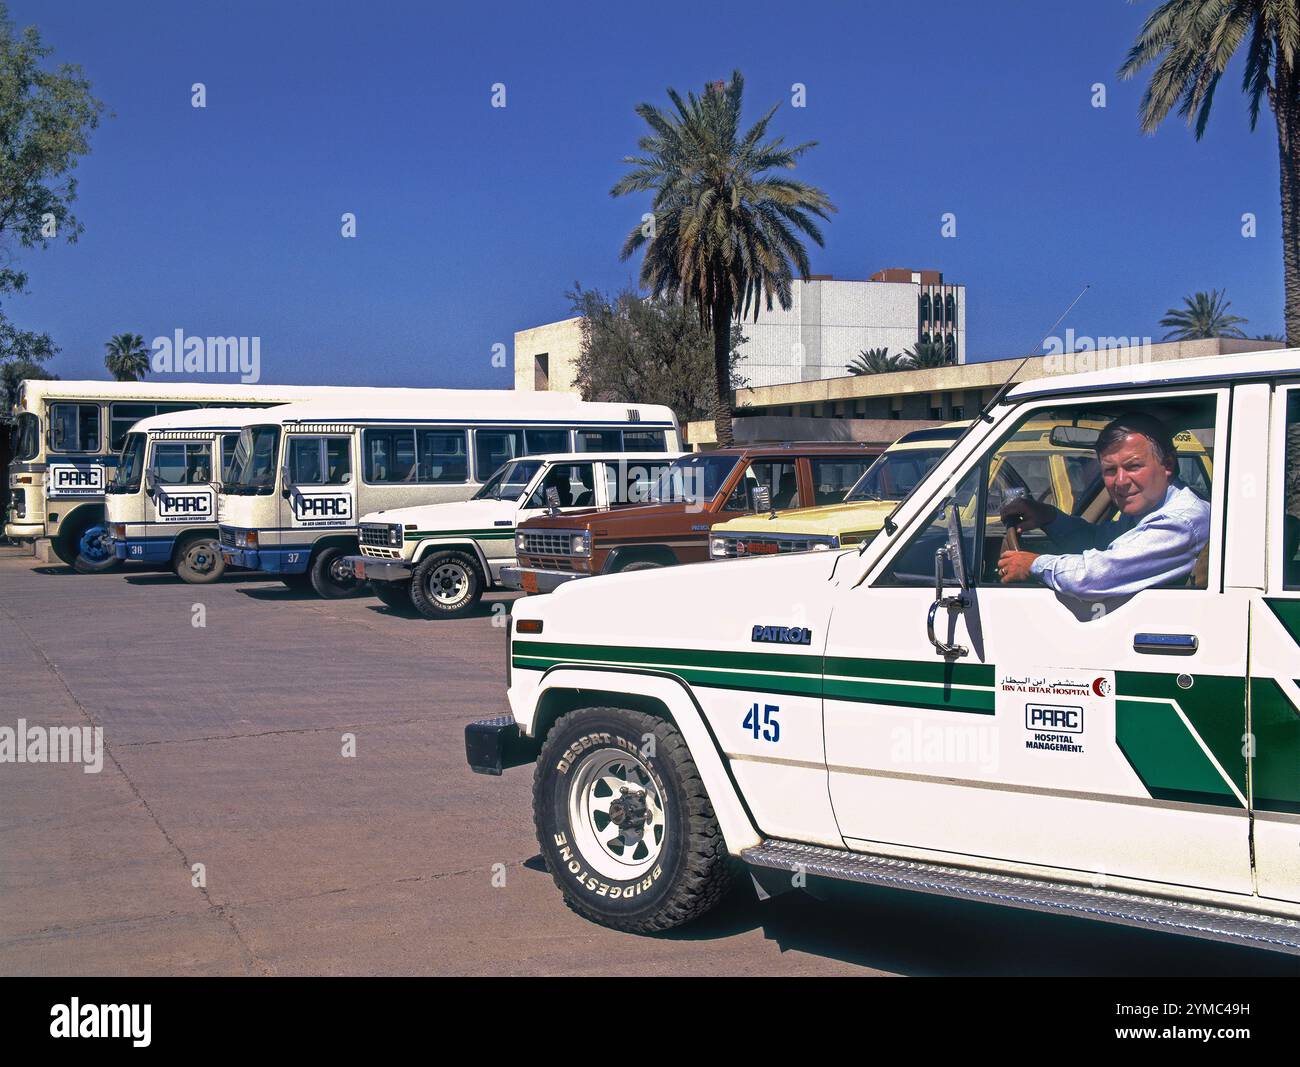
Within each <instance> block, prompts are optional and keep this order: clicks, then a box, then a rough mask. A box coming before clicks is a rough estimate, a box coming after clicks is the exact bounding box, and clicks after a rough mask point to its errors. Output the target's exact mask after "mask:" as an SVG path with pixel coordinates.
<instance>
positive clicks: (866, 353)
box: [844, 348, 907, 374]
mask: <svg viewBox="0 0 1300 1067" xmlns="http://www.w3.org/2000/svg"><path fill="white" fill-rule="evenodd" d="M844 369H845V370H846V371H848V372H849V373H850V374H889V373H890V372H891V371H896V370H907V362H906V360H905V359H904V358H903V356H902V355H901V354H899V353H894V354H893V355H890V352H889V349H887V348H864V349H863V350H862V351H861V352H859V353H858V354H857V355H856V356H854V357H853V360H852V362H850V363H846V364H844Z"/></svg>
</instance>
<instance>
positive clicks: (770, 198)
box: [610, 71, 835, 445]
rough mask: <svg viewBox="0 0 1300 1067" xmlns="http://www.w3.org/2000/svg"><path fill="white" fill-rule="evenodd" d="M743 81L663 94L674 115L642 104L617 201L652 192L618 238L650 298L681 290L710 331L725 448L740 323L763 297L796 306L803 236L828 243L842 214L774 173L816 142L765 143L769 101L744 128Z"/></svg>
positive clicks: (803, 270)
mask: <svg viewBox="0 0 1300 1067" xmlns="http://www.w3.org/2000/svg"><path fill="white" fill-rule="evenodd" d="M744 86H745V82H744V78H742V77H741V74H740V72H739V71H735V72H734V73H733V74H732V75H731V81H730V82H726V83H723V82H714V83H713V84H711V85H709V86H707V87H706V89H705V90H704V93H703V95H701V96H698V97H697V96H696V95H695V94H694V93H689V94H688V95H687V97H686V99H685V100H683V99H682V97H681V95H680V94H679V93H677V91H676V90H674V89H669V90H668V98H669V100H671V101H672V108H671V109H663V108H659V107H656V106H655V105H653V104H648V103H646V104H640V105H639V106H638V107H637V109H636V113H637V114H638V115H639V116H640V117H641V118H642V119H644V120H645V122H646V124H647V125H648V126H649V127H650V132H649V133H648V134H646V135H645V136H643V137H642V138H641V139H640V141H639V142H638V148H639V150H640V154H639V155H634V156H626V157H625V158H624V160H623V162H624V163H625V164H627V165H628V166H630V167H631V168H632V169H631V170H630V171H629V172H628V173H627V174H626V175H624V177H623V178H621V179H620V180H619V181H618V183H617V184H616V185H615V186H614V188H613V189H611V190H610V195H612V196H626V195H628V194H631V193H640V192H653V193H654V199H653V215H652V217H651V218H650V219H649V220H647V221H645V222H643V223H639V224H638V225H637V226H636V228H634V229H633V230H632V232H631V233H630V234H629V235H628V237H627V240H625V241H624V242H623V248H622V251H621V255H622V258H623V259H627V258H629V257H630V256H631V255H632V254H633V253H635V252H636V251H637V250H638V249H644V251H645V256H644V259H643V260H642V263H641V274H640V278H641V285H642V286H643V287H644V288H645V289H646V290H648V291H649V293H650V295H651V296H652V297H656V298H657V297H662V296H665V295H667V294H670V293H675V294H678V295H680V296H681V297H682V299H683V300H684V301H685V302H686V303H687V304H690V305H691V306H692V307H693V308H694V309H695V311H696V314H697V316H698V317H699V320H700V323H701V325H703V326H704V327H705V328H706V329H709V330H710V331H711V332H712V336H713V378H714V383H715V393H716V396H715V399H714V411H713V418H714V424H715V426H716V428H717V436H718V443H719V444H722V445H728V444H731V443H732V433H731V394H730V392H729V389H728V387H729V384H730V375H731V350H732V329H731V324H732V320H733V319H741V318H743V317H744V316H745V315H746V314H749V313H751V312H752V314H753V315H754V318H755V319H757V317H758V313H759V310H760V306H761V305H760V301H766V306H767V307H769V308H770V307H771V306H772V300H773V298H775V299H776V300H777V301H778V302H779V303H780V305H781V307H783V308H789V307H790V306H791V302H792V296H791V294H792V288H793V284H792V283H793V277H794V274H795V272H796V271H797V272H798V274H799V276H800V277H801V278H805V279H806V278H807V277H808V273H809V264H808V255H807V252H806V251H805V250H804V246H803V244H802V242H801V240H800V237H799V235H800V234H805V235H807V236H808V237H810V238H811V239H812V240H814V241H816V242H817V244H819V245H820V244H822V233H821V230H820V229H819V228H818V225H817V223H816V221H815V218H814V217H816V218H822V219H825V218H827V217H828V212H831V211H834V210H835V207H834V205H833V204H832V203H831V201H830V198H829V197H828V196H827V195H826V194H825V193H824V192H822V191H821V190H820V189H817V188H815V187H814V186H811V185H807V184H805V183H803V182H801V181H797V180H795V179H794V178H791V177H787V176H785V175H782V174H773V173H770V172H772V171H789V170H792V169H794V167H795V164H796V163H797V162H798V160H799V159H800V158H801V157H802V156H803V155H804V153H805V152H807V151H808V150H809V149H810V148H812V147H813V146H814V142H807V143H804V144H799V145H795V146H793V147H787V146H786V144H785V142H784V140H783V139H782V138H781V137H775V136H769V135H768V125H769V124H770V123H771V121H772V116H773V115H774V114H775V113H776V110H777V108H776V107H775V106H774V107H772V109H771V110H769V111H768V112H767V114H765V115H764V116H763V117H762V118H761V119H759V120H758V122H756V123H754V125H753V126H751V127H750V128H749V129H748V130H747V131H745V132H744V133H743V134H742V133H741V132H740V131H741V127H740V112H741V99H742V97H743V95H744Z"/></svg>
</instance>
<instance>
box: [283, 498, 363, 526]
mask: <svg viewBox="0 0 1300 1067" xmlns="http://www.w3.org/2000/svg"><path fill="white" fill-rule="evenodd" d="M290 501H291V503H292V507H293V519H294V522H295V523H297V524H298V525H299V526H347V525H348V524H349V523H351V522H352V494H351V493H340V492H339V491H338V490H337V489H336V490H333V491H329V490H326V491H322V490H312V489H295V490H294V491H293V492H292V493H291V494H290Z"/></svg>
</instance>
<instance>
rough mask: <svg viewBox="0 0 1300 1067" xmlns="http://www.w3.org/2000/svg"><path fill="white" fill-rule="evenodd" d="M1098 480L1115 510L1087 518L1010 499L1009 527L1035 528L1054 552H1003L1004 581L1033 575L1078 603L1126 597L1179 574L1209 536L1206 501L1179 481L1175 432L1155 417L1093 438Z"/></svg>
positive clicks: (1126, 420)
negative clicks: (1104, 518)
mask: <svg viewBox="0 0 1300 1067" xmlns="http://www.w3.org/2000/svg"><path fill="white" fill-rule="evenodd" d="M1096 449H1097V458H1098V460H1099V462H1100V463H1101V476H1102V481H1103V483H1104V484H1105V486H1106V491H1107V493H1109V494H1110V499H1111V501H1112V502H1113V503H1114V505H1115V507H1116V508H1117V509H1118V511H1119V518H1118V519H1116V520H1115V521H1109V522H1100V523H1095V524H1094V523H1090V522H1087V521H1086V520H1084V519H1081V518H1077V517H1076V516H1073V515H1066V514H1065V513H1064V512H1062V511H1059V510H1058V509H1057V508H1055V507H1053V506H1052V505H1051V504H1044V503H1041V502H1039V501H1037V500H1033V499H1029V498H1023V497H1022V498H1020V499H1017V500H1011V501H1008V502H1007V503H1006V504H1005V505H1004V506H1003V508H1002V513H1001V517H1002V521H1003V522H1004V523H1006V525H1007V527H1008V529H1010V528H1011V527H1013V526H1014V527H1017V528H1018V529H1020V530H1033V529H1041V530H1042V531H1043V532H1044V533H1045V534H1046V535H1047V539H1048V541H1050V542H1051V545H1052V547H1053V548H1056V549H1059V554H1048V553H1044V554H1039V553H1036V552H1025V551H1015V550H1009V551H1006V552H1003V553H1002V556H1001V557H1000V558H999V560H998V574H999V575H1000V576H1001V579H1002V582H1003V583H1004V584H1007V583H1011V582H1024V581H1028V580H1029V579H1031V578H1037V579H1038V580H1039V581H1040V582H1042V583H1043V584H1044V585H1046V586H1048V587H1049V588H1051V589H1054V590H1055V591H1056V592H1058V593H1065V594H1067V595H1069V596H1072V597H1076V598H1078V599H1080V600H1100V599H1103V598H1106V597H1116V596H1128V595H1131V594H1133V593H1136V592H1138V591H1139V590H1142V589H1149V588H1150V587H1152V586H1156V585H1163V584H1165V583H1168V582H1176V581H1178V580H1179V579H1185V578H1186V577H1187V576H1188V575H1189V574H1191V573H1192V570H1193V568H1194V567H1195V566H1196V559H1197V556H1199V555H1200V553H1201V550H1202V549H1203V548H1204V547H1205V546H1206V544H1208V542H1209V540H1210V506H1209V504H1207V503H1206V502H1205V501H1204V500H1202V499H1201V498H1200V497H1199V496H1197V495H1196V494H1195V493H1194V492H1192V490H1191V489H1189V488H1188V487H1187V486H1185V485H1183V484H1182V483H1181V482H1179V481H1178V479H1177V476H1176V475H1177V470H1178V454H1177V452H1176V451H1175V450H1174V442H1173V437H1172V435H1171V434H1170V433H1169V430H1168V428H1166V426H1165V425H1164V423H1162V422H1161V421H1160V420H1159V419H1156V418H1153V417H1151V416H1150V415H1141V414H1133V415H1124V416H1121V417H1120V418H1117V419H1115V420H1113V421H1112V422H1111V423H1110V424H1108V425H1107V426H1106V428H1105V429H1104V430H1102V432H1101V436H1100V437H1098V438H1097V444H1096Z"/></svg>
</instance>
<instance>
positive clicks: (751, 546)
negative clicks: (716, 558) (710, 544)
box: [722, 536, 829, 559]
mask: <svg viewBox="0 0 1300 1067" xmlns="http://www.w3.org/2000/svg"><path fill="white" fill-rule="evenodd" d="M828 543H829V540H828V539H827V538H824V537H789V538H786V537H782V538H776V537H760V536H754V537H726V538H723V546H722V550H723V553H724V557H723V558H725V559H735V558H736V557H737V556H744V557H747V556H776V555H784V554H786V553H787V552H811V551H812V550H813V547H814V546H815V545H824V544H828ZM742 544H743V545H744V546H745V550H744V551H743V552H742V551H740V545H742Z"/></svg>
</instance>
